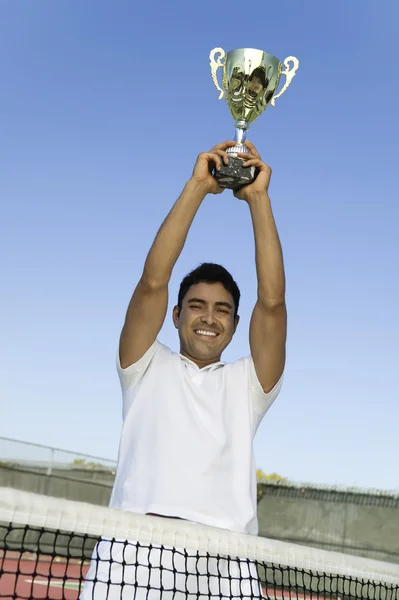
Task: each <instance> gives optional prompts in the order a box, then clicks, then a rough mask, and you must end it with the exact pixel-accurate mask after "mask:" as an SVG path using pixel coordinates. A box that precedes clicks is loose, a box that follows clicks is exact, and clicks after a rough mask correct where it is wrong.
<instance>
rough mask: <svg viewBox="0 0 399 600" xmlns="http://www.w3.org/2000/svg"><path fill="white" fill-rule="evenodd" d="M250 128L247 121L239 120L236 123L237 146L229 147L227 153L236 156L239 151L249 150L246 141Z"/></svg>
mask: <svg viewBox="0 0 399 600" xmlns="http://www.w3.org/2000/svg"><path fill="white" fill-rule="evenodd" d="M248 129H249V123H248V122H247V121H237V122H236V123H235V135H234V141H235V142H236V145H235V146H232V147H231V148H228V149H227V154H231V155H232V156H235V155H236V154H237V152H249V150H248V148H247V147H246V146H245V144H244V142H245V140H246V139H247V130H248Z"/></svg>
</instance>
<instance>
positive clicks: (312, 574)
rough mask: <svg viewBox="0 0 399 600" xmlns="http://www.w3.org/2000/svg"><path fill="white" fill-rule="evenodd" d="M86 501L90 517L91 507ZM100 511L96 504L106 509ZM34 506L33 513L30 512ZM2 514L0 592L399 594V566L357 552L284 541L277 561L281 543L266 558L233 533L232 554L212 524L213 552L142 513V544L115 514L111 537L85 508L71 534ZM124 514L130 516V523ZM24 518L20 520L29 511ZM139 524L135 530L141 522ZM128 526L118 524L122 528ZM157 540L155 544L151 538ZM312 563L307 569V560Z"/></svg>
mask: <svg viewBox="0 0 399 600" xmlns="http://www.w3.org/2000/svg"><path fill="white" fill-rule="evenodd" d="M51 500H53V499H51ZM56 502H58V503H59V508H60V511H62V510H64V507H65V503H64V502H63V501H60V500H57V501H56ZM66 504H67V505H70V504H72V505H73V504H79V503H66ZM83 506H85V511H86V513H87V510H88V509H87V507H86V505H83ZM72 508H74V507H72ZM78 508H79V507H78ZM93 509H95V510H97V507H94V508H93ZM36 510H37V507H35V511H36ZM101 510H102V511H105V512H104V515H107V514H108V512H111V513H112V516H114V513H117V512H118V511H109V509H101ZM56 511H57V504H55V505H54V506H52V514H53V518H52V519H50V525H52V524H53V522H54V514H55V513H56ZM25 512H26V513H27V517H28V516H29V515H28V512H29V511H25ZM3 516H4V512H3V515H2V512H1V510H0V518H1V520H2V522H1V523H0V598H9V599H21V600H22V599H29V598H32V599H39V598H54V599H61V598H66V599H68V600H73V599H77V598H82V600H88V599H96V600H117V599H118V600H119V599H120V600H122V599H123V600H127V599H129V600H130V599H137V600H156V599H161V598H162V599H163V600H180V599H183V598H187V599H190V600H195V599H205V598H208V599H215V600H216V599H219V600H223V599H224V598H237V599H238V598H241V599H244V598H274V599H277V598H279V599H280V598H281V599H285V598H289V599H297V598H298V599H301V600H305V599H307V598H335V599H342V600H344V599H346V598H352V599H353V598H358V599H367V600H368V599H370V600H372V599H376V600H377V599H378V600H379V599H381V600H395V599H397V600H399V565H388V564H386V563H378V562H375V561H368V560H367V559H359V558H356V557H350V556H347V557H345V556H342V555H341V556H338V557H337V555H335V554H334V553H328V552H322V551H320V552H319V553H318V554H317V555H319V556H320V559H322V560H320V561H318V560H316V561H315V560H314V556H316V554H315V552H317V551H314V549H310V550H309V549H307V548H305V547H304V548H301V547H300V546H294V545H290V544H282V543H279V544H280V546H278V548H279V553H278V557H277V556H276V561H273V559H271V560H270V559H269V560H265V559H264V556H265V552H266V551H265V550H263V549H262V544H263V545H264V546H265V548H266V550H267V552H269V550H268V548H269V546H270V548H271V551H272V552H273V547H274V546H273V544H275V542H272V541H270V540H262V539H261V540H259V544H260V546H259V547H260V549H261V551H260V557H259V559H258V558H256V556H253V551H252V550H251V543H252V540H249V542H248V538H249V537H251V536H238V537H237V536H236V537H232V538H231V540H232V541H233V543H232V547H231V552H230V551H229V552H228V553H225V552H223V553H219V552H215V551H213V550H212V546H215V543H214V542H213V539H212V536H220V535H223V532H221V530H218V529H214V530H212V529H211V528H206V536H205V537H204V535H205V534H204V529H205V528H203V527H202V528H199V529H198V531H199V532H200V531H201V535H199V537H201V539H202V542H201V543H202V545H206V544H205V542H204V539H206V540H208V541H207V542H206V543H207V544H208V545H209V550H206V549H201V548H196V549H194V550H190V548H189V545H188V546H187V545H186V544H185V545H184V546H181V545H180V542H181V539H182V538H181V535H180V534H179V533H177V534H176V536H175V537H176V540H179V543H176V544H175V545H169V544H166V543H165V544H164V543H157V540H158V541H159V540H160V539H162V538H163V537H164V536H163V535H162V531H161V529H162V525H163V523H162V519H155V521H154V522H155V524H156V526H154V528H152V529H151V530H148V522H149V521H148V519H149V517H143V526H144V528H146V533H145V535H143V538H144V539H142V540H141V541H140V535H138V536H137V538H136V539H132V530H131V529H129V541H127V540H126V539H122V538H121V537H120V535H118V537H111V536H108V535H106V534H107V532H109V531H110V530H111V529H112V527H110V526H109V519H108V517H107V519H104V529H105V534H104V535H102V536H99V535H94V534H93V533H90V532H87V531H86V533H84V532H83V531H84V530H87V529H90V527H87V526H86V525H84V523H83V521H84V518H86V517H87V514H86V517H85V515H83V517H82V515H81V514H80V513H79V512H78V513H77V514H76V515H73V514H72V513H71V512H70V511H69V513H68V522H70V523H71V525H72V524H74V525H75V527H74V528H72V526H71V527H70V529H68V530H66V529H65V528H62V529H54V528H53V527H51V526H49V525H47V524H46V522H44V525H43V526H38V525H35V524H34V523H35V522H37V521H38V520H40V519H38V517H34V518H33V519H32V521H33V524H31V523H30V522H27V523H25V524H23V523H16V522H15V519H14V520H12V522H11V523H10V522H4V520H3ZM128 516H130V515H128ZM138 517H142V516H140V515H139V516H138ZM117 518H118V517H117ZM136 518H137V516H136V517H135V519H136ZM125 519H126V515H125V514H123V520H124V522H126V521H125ZM16 520H18V521H21V520H22V519H21V516H19V517H18V519H16ZM27 520H29V519H27ZM167 521H169V520H167ZM135 522H136V521H135ZM176 527H177V530H178V532H179V531H180V530H182V529H183V528H184V524H182V522H176ZM193 527H195V526H193V525H190V529H189V535H187V543H188V544H190V539H191V543H192V540H193V539H195V529H193ZM96 528H98V520H97V525H96ZM122 528H123V523H122ZM168 528H169V533H168V534H167V535H166V538H168V539H169V540H171V539H172V537H173V535H172V534H171V532H170V524H168ZM133 529H134V530H136V529H137V526H136V525H135V528H133ZM79 531H80V532H79ZM120 531H121V529H120V527H119V528H118V534H120ZM179 535H180V537H179ZM150 537H153V538H154V541H149V538H150ZM258 539H259V538H258ZM237 540H238V541H237ZM228 542H229V539H227V543H228ZM237 544H238V545H237ZM246 548H248V549H249V550H248V553H247V554H248V555H249V557H246V556H245V550H246ZM267 552H266V553H267ZM284 553H285V558H284V557H283V558H284V560H282V554H284ZM301 553H302V554H301ZM312 557H313V558H312ZM329 558H330V563H328V559H329ZM312 561H313V563H314V564H313V567H312V565H311V562H312ZM306 562H308V563H309V566H308V567H307V566H304V565H305V563H306ZM322 562H324V568H323V567H322V564H321V563H322ZM363 567H364V568H363ZM379 569H380V571H379ZM362 571H363V572H362ZM367 573H369V575H367Z"/></svg>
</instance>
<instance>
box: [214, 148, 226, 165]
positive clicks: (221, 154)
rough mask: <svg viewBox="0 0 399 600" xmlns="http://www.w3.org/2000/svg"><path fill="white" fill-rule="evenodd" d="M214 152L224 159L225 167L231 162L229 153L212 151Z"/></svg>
mask: <svg viewBox="0 0 399 600" xmlns="http://www.w3.org/2000/svg"><path fill="white" fill-rule="evenodd" d="M212 152H213V153H214V154H218V155H219V156H221V157H222V158H223V162H224V164H225V165H227V164H228V162H229V155H228V154H227V152H225V151H224V150H212Z"/></svg>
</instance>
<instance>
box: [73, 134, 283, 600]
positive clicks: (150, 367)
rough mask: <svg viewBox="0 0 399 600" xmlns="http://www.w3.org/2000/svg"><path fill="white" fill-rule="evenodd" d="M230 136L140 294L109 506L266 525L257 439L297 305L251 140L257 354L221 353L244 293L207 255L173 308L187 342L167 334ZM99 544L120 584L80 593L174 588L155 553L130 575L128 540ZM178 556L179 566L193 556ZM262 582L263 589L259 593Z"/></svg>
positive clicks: (235, 527)
mask: <svg viewBox="0 0 399 600" xmlns="http://www.w3.org/2000/svg"><path fill="white" fill-rule="evenodd" d="M232 145H234V142H224V143H222V144H219V145H217V146H215V147H214V148H212V150H211V151H210V152H206V153H202V154H200V155H199V156H198V159H197V162H196V164H195V167H194V171H193V174H192V177H191V179H190V180H189V181H188V183H187V184H186V186H185V188H184V190H183V192H182V194H181V196H180V197H179V199H178V200H177V202H176V203H175V204H174V206H173V208H172V210H171V211H170V213H169V215H168V216H167V218H166V219H165V221H164V222H163V224H162V226H161V228H160V230H159V231H158V234H157V236H156V238H155V240H154V243H153V245H152V247H151V249H150V252H149V254H148V256H147V259H146V262H145V265H144V270H143V274H142V276H141V279H140V281H139V282H138V284H137V287H136V289H135V291H134V293H133V296H132V299H131V301H130V304H129V308H128V311H127V315H126V320H125V324H124V326H123V330H122V334H121V338H120V346H119V357H118V371H119V376H120V380H121V385H122V392H123V418H124V423H123V430H122V435H121V444H120V451H119V460H118V469H117V475H116V480H115V485H114V489H113V492H112V499H111V507H113V508H119V509H122V510H127V511H132V512H136V513H145V514H157V515H162V516H168V517H178V518H181V519H186V520H189V521H194V522H198V523H203V524H206V525H211V526H216V527H221V528H225V529H229V530H231V531H237V532H243V533H250V534H254V535H256V534H257V531H258V527H257V514H256V513H257V511H256V476H255V462H254V455H253V438H254V435H255V433H256V430H257V428H258V425H259V423H260V422H261V420H262V418H263V416H264V414H265V413H266V411H267V410H268V408H269V407H270V405H271V404H272V402H273V401H274V399H275V398H276V396H277V395H278V393H279V391H280V387H281V381H282V374H283V370H284V363H285V341H286V325H287V316H286V306H285V278H284V267H283V258H282V252H281V246H280V242H279V238H278V234H277V230H276V226H275V222H274V219H273V214H272V209H271V204H270V199H269V196H268V187H269V182H270V176H271V170H270V168H269V167H268V166H267V165H266V164H265V163H263V162H262V160H261V158H260V156H259V153H258V152H257V150H256V148H255V147H254V146H253V144H251V143H250V142H247V146H248V148H249V150H250V154H245V155H240V156H241V157H242V158H245V159H246V163H245V165H246V166H248V167H249V166H254V167H256V168H257V169H258V175H257V177H256V179H255V181H254V182H253V183H252V184H250V185H248V186H245V187H243V188H241V189H240V190H239V191H237V192H235V194H234V195H235V196H236V198H238V199H240V200H244V201H245V202H247V204H248V207H249V210H250V215H251V218H252V223H253V229H254V236H255V260H256V272H257V280H258V295H257V301H256V304H255V308H254V310H253V314H252V318H251V325H250V332H249V341H250V349H251V356H250V357H249V358H246V359H241V360H238V361H237V362H235V363H233V364H225V363H223V362H221V356H222V353H223V351H224V349H225V348H226V347H227V346H228V344H229V343H230V341H231V339H232V337H233V335H234V332H235V330H236V327H237V325H238V321H239V317H238V306H239V299H240V292H239V290H238V287H237V284H236V283H235V282H234V280H233V278H232V277H231V275H230V274H229V273H228V272H227V271H226V270H225V269H224V268H223V267H221V266H219V265H214V264H204V265H201V266H200V267H199V268H198V269H196V270H195V271H193V272H192V273H190V274H189V275H188V276H187V277H186V278H185V279H184V280H183V282H182V284H181V287H180V292H179V297H178V303H177V306H175V307H174V309H173V322H174V325H175V327H176V329H177V330H178V334H179V339H180V353H175V352H172V351H171V350H170V349H169V348H167V347H166V346H164V345H162V344H161V343H160V342H159V341H158V340H157V336H158V334H159V331H160V330H161V327H162V325H163V322H164V319H165V316H166V311H167V305H168V285H169V281H170V278H171V275H172V270H173V267H174V265H175V263H176V261H177V259H178V257H179V255H180V253H181V251H182V249H183V246H184V242H185V240H186V237H187V234H188V231H189V228H190V226H191V223H192V221H193V219H194V217H195V214H196V212H197V210H198V209H199V207H200V205H201V203H202V202H203V200H204V198H205V196H206V195H207V194H208V193H212V194H219V193H221V192H222V191H223V189H222V188H221V187H220V186H219V185H218V183H217V182H216V180H215V179H214V177H213V176H212V174H211V173H212V170H213V168H216V169H220V167H221V165H222V162H224V163H227V162H228V155H227V153H226V150H227V148H228V147H229V146H232ZM101 545H102V547H101ZM122 549H123V552H124V554H123V556H124V560H122V555H121V552H122ZM138 552H139V551H137V548H135V546H134V544H133V545H132V548H131V556H130V562H131V564H134V563H136V564H137V562H139V561H138V558H137V553H138ZM97 553H98V556H99V557H100V558H101V561H103V562H102V563H101V564H103V565H104V564H105V565H107V564H108V567H106V568H108V571H107V572H106V573H105V572H104V568H103V569H102V572H103V576H102V577H100V579H102V580H103V581H104V577H105V580H106V581H110V580H111V581H112V582H113V585H112V586H111V588H110V589H108V588H105V587H104V588H103V592H104V594H105V592H106V590H107V593H108V594H109V595H108V596H105V595H104V596H103V595H101V594H100V588H98V593H95V594H94V591H95V590H93V589H92V588H91V589H90V592H89V591H88V595H87V596H84V595H82V598H86V597H92V595H91V594H92V592H93V597H95V598H102V597H104V598H105V597H107V598H114V597H115V598H121V597H123V594H122V588H121V586H120V585H115V584H116V583H117V582H118V581H121V580H123V581H124V584H130V585H125V591H126V593H128V589H129V588H130V593H131V590H132V588H131V586H132V585H134V584H136V588H135V591H136V597H137V598H141V597H143V598H144V597H147V596H145V594H146V593H147V591H148V589H147V586H149V587H150V588H154V590H155V589H159V588H158V587H157V586H160V585H161V584H162V587H163V588H164V589H166V588H167V582H166V580H165V579H164V581H162V582H160V581H159V575H158V582H155V583H154V581H152V582H150V583H149V581H150V579H151V573H150V569H148V568H147V567H146V566H145V563H146V560H147V561H148V558H147V559H145V558H144V559H143V561H144V565H143V562H141V563H140V564H141V569H142V570H141V572H140V574H137V570H136V571H135V572H134V573H133V572H132V573H131V574H129V573H128V569H127V567H126V548H122V545H121V550H120V551H118V549H115V548H114V549H112V548H111V545H110V544H109V543H108V542H102V543H100V544H99V547H98V549H97ZM147 555H148V551H147ZM161 555H162V553H161V554H159V556H156V557H155V558H154V557H152V560H151V561H150V562H151V565H152V568H153V569H152V570H153V571H154V565H155V566H158V568H159V567H161V566H162V569H164V578H167V576H168V573H169V575H170V576H171V570H169V569H168V568H167V566H166V565H165V564H163V563H162V560H163V559H162V556H161ZM111 559H112V561H111ZM165 560H166V559H165ZM214 560H216V559H214ZM110 561H111V562H112V563H113V564H112V569H113V570H112V569H111V567H110V566H109V562H110ZM122 563H124V564H123V567H122ZM118 565H121V566H120V569H119V571H118V568H117V566H118ZM174 566H175V569H177V570H178V571H179V572H180V575H179V577H180V576H181V573H184V566H181V568H179V567H178V566H176V564H174ZM93 568H94V567H92V569H91V571H92V575H93ZM186 568H187V567H186ZM246 568H247V570H248V573H247V577H248V578H249V577H252V578H253V579H252V581H256V572H252V571H253V570H252V571H251V566H250V565H247V567H246ZM115 569H116V570H115ZM121 569H123V576H122V574H121V573H122V571H121ZM162 569H161V572H162ZM224 569H227V566H226V565H225V566H223V565H221V564H218V565H216V564H215V565H213V564H212V561H211V562H210V561H209V560H208V562H207V570H208V573H209V571H212V570H213V571H214V573H215V574H219V576H220V574H221V573H222V574H223V570H224ZM231 569H232V566H231V564H230V565H229V566H228V576H227V575H226V581H228V580H229V578H230V584H229V585H230V588H229V589H227V588H226V589H225V590H224V591H222V592H220V588H218V589H219V592H216V593H218V595H219V596H220V597H230V596H231V595H232V591H231V580H232V578H231ZM240 569H242V566H241V567H240ZM105 570H106V569H105ZM155 570H158V573H159V569H155ZM97 572H98V566H97ZM241 572H242V571H241V570H240V573H241ZM104 573H105V575H104ZM237 573H238V571H237ZM173 576H174V580H173V581H174V586H177V588H178V589H179V593H180V592H181V593H183V592H184V590H187V582H180V583H179V580H178V578H177V580H176V573H174V575H173ZM241 577H242V575H241ZM233 579H235V578H234V577H233ZM236 579H237V580H238V579H239V577H238V576H237V577H236ZM208 580H209V578H208ZM140 582H141V583H140ZM203 583H204V582H202V583H201V582H200V583H198V578H195V577H194V579H193V581H192V585H193V588H192V590H190V593H192V594H193V595H194V596H193V597H199V596H198V595H201V594H202V595H204V596H207V595H209V594H210V593H211V591H210V589H209V581H208V583H207V584H206V585H208V587H206V586H205V588H204V587H203ZM225 583H226V582H225ZM180 584H181V585H180ZM179 585H180V588H181V589H180V588H179ZM137 586H138V588H137ZM201 586H202V587H201ZM108 587H109V586H108ZM255 587H256V586H255ZM112 590H113V593H114V595H111V592H112ZM140 590H142V593H143V594H144V595H143V596H140V595H139V592H140ZM85 591H86V588H85ZM258 592H259V588H258V589H257V591H253V590H252V591H250V594H252V593H253V595H254V596H256V595H257V594H258ZM239 593H240V592H238V594H239ZM241 593H242V590H241ZM126 597H130V596H128V595H126ZM153 597H154V598H156V597H159V594H158V596H157V595H156V593H155V595H154V596H153ZM171 597H172V596H171ZM177 597H178V596H176V595H175V598H177Z"/></svg>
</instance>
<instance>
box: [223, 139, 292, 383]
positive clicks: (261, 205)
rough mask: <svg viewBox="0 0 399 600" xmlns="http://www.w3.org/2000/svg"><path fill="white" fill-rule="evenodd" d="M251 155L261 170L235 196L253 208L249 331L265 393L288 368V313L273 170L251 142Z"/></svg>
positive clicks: (250, 162) (251, 163)
mask: <svg viewBox="0 0 399 600" xmlns="http://www.w3.org/2000/svg"><path fill="white" fill-rule="evenodd" d="M246 144H247V146H248V148H249V150H250V154H249V155H248V154H247V155H245V154H240V156H241V157H242V158H244V159H246V163H244V164H245V165H246V166H248V167H249V166H253V167H256V168H257V169H258V170H259V173H258V176H257V177H256V179H255V181H254V182H253V183H252V184H250V185H247V186H245V187H243V188H241V189H240V190H239V191H238V192H236V193H235V196H236V197H237V198H240V199H241V200H245V201H246V202H247V203H248V205H249V208H250V211H251V217H252V224H253V229H254V237H255V261H256V274H257V279H258V299H257V302H256V304H255V308H254V310H253V313H252V318H251V325H250V331H249V342H250V347H251V355H252V358H253V361H254V366H255V371H256V374H257V377H258V380H259V382H260V384H261V386H262V388H263V391H264V392H265V393H268V392H270V391H271V390H272V389H273V387H274V386H275V384H276V383H277V381H278V380H279V379H280V377H281V375H282V373H283V370H284V365H285V343H286V336H287V310H286V305H285V275H284V264H283V254H282V251H281V245H280V240H279V237H278V233H277V228H276V224H275V222H274V217H273V213H272V208H271V204H270V198H269V195H268V187H269V182H270V176H271V169H270V167H268V166H267V165H266V164H265V163H264V162H262V160H261V158H260V156H259V153H258V151H257V150H256V148H255V146H254V145H253V144H251V142H246Z"/></svg>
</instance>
